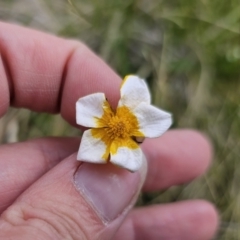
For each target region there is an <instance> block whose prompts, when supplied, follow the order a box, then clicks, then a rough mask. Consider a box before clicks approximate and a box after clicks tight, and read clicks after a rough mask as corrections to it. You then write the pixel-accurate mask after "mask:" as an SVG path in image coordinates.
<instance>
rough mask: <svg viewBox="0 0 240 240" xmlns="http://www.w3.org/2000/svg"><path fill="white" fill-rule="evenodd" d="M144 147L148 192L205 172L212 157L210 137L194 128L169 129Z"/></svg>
mask: <svg viewBox="0 0 240 240" xmlns="http://www.w3.org/2000/svg"><path fill="white" fill-rule="evenodd" d="M142 149H143V151H144V153H145V155H146V158H147V159H148V162H149V164H148V165H149V167H148V174H147V179H146V182H145V184H144V190H145V191H156V190H160V189H163V188H167V187H170V186H172V185H177V184H182V183H185V182H189V181H191V180H192V179H194V178H196V177H198V176H200V175H201V174H203V173H204V172H205V171H206V169H207V168H208V166H209V164H210V162H211V158H212V148H211V145H210V143H209V141H208V140H207V138H206V137H205V136H203V135H202V134H200V133H199V132H196V131H193V130H171V131H168V132H167V133H165V134H164V135H163V136H162V137H160V138H157V139H147V140H146V142H144V143H143V145H142Z"/></svg>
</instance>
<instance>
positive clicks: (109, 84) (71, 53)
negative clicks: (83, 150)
mask: <svg viewBox="0 0 240 240" xmlns="http://www.w3.org/2000/svg"><path fill="white" fill-rule="evenodd" d="M0 52H1V61H0V116H1V115H3V114H4V113H5V112H6V111H7V109H8V107H9V105H12V106H15V107H24V108H28V109H30V110H34V111H38V112H50V113H56V112H61V115H62V116H63V117H64V118H65V119H66V120H67V121H68V122H69V123H71V124H75V103H76V101H77V99H78V98H80V97H81V96H84V95H87V94H89V93H93V92H104V93H105V94H106V97H107V98H108V100H109V101H110V103H111V104H112V105H113V106H116V103H117V101H118V99H119V86H120V78H119V77H118V76H117V74H116V73H115V72H114V71H113V70H111V68H109V67H108V66H107V65H106V64H105V63H104V62H103V61H102V60H101V59H100V58H99V57H97V56H96V55H95V54H94V53H93V52H91V51H90V50H89V49H88V48H87V47H86V46H85V45H84V44H82V43H80V42H77V41H71V40H66V39H61V38H58V37H55V36H51V35H48V34H45V33H41V32H38V31H35V30H30V29H26V28H23V27H20V26H14V25H11V24H7V23H0Z"/></svg>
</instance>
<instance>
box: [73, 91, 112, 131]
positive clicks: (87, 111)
mask: <svg viewBox="0 0 240 240" xmlns="http://www.w3.org/2000/svg"><path fill="white" fill-rule="evenodd" d="M106 109H107V110H108V111H109V110H110V111H111V108H110V105H109V104H108V102H107V100H106V97H105V94H104V93H94V94H90V95H87V96H85V97H82V98H79V99H78V101H77V102H76V119H77V124H79V125H82V126H85V127H94V128H97V127H102V126H99V125H98V122H97V119H99V118H101V117H102V116H103V114H104V112H105V111H106Z"/></svg>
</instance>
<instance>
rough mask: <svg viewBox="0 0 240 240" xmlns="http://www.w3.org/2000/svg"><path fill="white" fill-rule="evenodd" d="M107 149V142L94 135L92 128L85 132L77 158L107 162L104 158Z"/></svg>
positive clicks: (84, 160)
mask: <svg viewBox="0 0 240 240" xmlns="http://www.w3.org/2000/svg"><path fill="white" fill-rule="evenodd" d="M106 150H107V146H106V144H105V143H104V142H103V141H102V140H101V139H100V138H95V137H93V136H92V134H91V129H89V130H87V131H85V132H84V133H83V136H82V140H81V144H80V148H79V150H78V154H77V160H80V161H83V162H92V163H106V162H107V161H106V159H104V158H103V155H104V154H105V152H106Z"/></svg>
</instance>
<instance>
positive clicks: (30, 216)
mask: <svg viewBox="0 0 240 240" xmlns="http://www.w3.org/2000/svg"><path fill="white" fill-rule="evenodd" d="M0 50H1V57H2V59H1V60H2V62H1V63H0V115H3V114H4V113H5V112H6V110H7V109H8V107H9V105H10V104H11V105H12V106H14V107H25V108H29V109H31V110H34V111H38V112H49V113H57V112H60V113H61V115H62V117H63V118H64V119H66V120H67V121H68V122H69V123H70V124H72V125H75V102H76V101H77V99H78V98H80V97H82V96H84V95H87V94H90V93H93V92H104V93H105V94H106V96H107V98H108V100H109V101H110V103H111V104H112V105H113V106H116V103H117V101H118V99H119V86H120V78H119V77H118V76H117V75H116V74H115V73H114V72H113V71H112V70H111V69H110V68H109V67H108V66H107V65H106V64H105V63H104V62H103V61H102V60H101V59H99V58H98V57H97V56H96V55H94V54H93V53H92V52H91V51H90V50H89V49H88V48H87V47H85V46H84V45H83V44H82V43H79V42H77V41H70V40H64V39H60V38H57V37H53V36H50V35H47V34H44V33H40V32H37V31H33V30H28V29H25V28H22V27H17V26H12V25H10V24H5V23H0ZM78 147H79V140H78V139H75V138H43V139H37V140H29V141H27V142H24V143H16V144H9V145H3V146H1V147H0V196H1V198H0V212H1V218H0V239H24V240H28V239H44V240H48V239H51V240H52V239H89V240H90V239H91V240H94V239H104V240H107V239H112V238H113V237H114V239H116V240H120V239H124V240H135V239H136V240H140V239H144V240H146V239H152V240H154V239H183V240H188V239H189V240H193V239H194V240H196V239H203V240H204V239H210V238H211V237H212V236H213V235H214V232H215V230H216V227H217V213H216V211H215V209H214V207H213V206H212V205H211V204H210V203H207V202H205V201H202V200H201V201H200V200H194V201H185V202H177V203H170V204H164V205H155V206H149V207H142V208H138V209H134V210H131V208H132V207H133V205H134V203H135V201H136V198H137V196H138V194H139V191H140V189H141V188H143V190H144V191H156V190H160V189H163V188H168V187H170V186H172V185H176V184H181V183H184V182H188V181H190V180H192V179H194V178H195V177H197V176H199V175H201V174H202V173H203V172H204V171H205V170H206V168H207V166H208V165H209V162H210V158H211V148H210V146H209V144H208V142H207V140H206V139H205V138H204V137H203V136H202V135H200V134H199V133H197V132H195V131H191V130H174V131H169V132H168V133H166V134H165V135H163V136H162V137H160V138H158V139H151V140H146V141H145V142H144V144H143V145H142V148H143V151H144V153H145V155H146V159H147V161H148V172H147V174H146V165H144V166H143V167H142V169H140V171H139V172H136V173H130V172H128V171H126V170H123V169H119V168H117V167H115V166H112V165H111V164H106V165H100V166H99V165H93V164H92V165H91V164H87V163H82V164H81V163H80V164H79V162H77V161H76V154H75V152H76V151H77V150H78ZM130 210H131V211H130ZM127 213H128V214H127Z"/></svg>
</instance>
